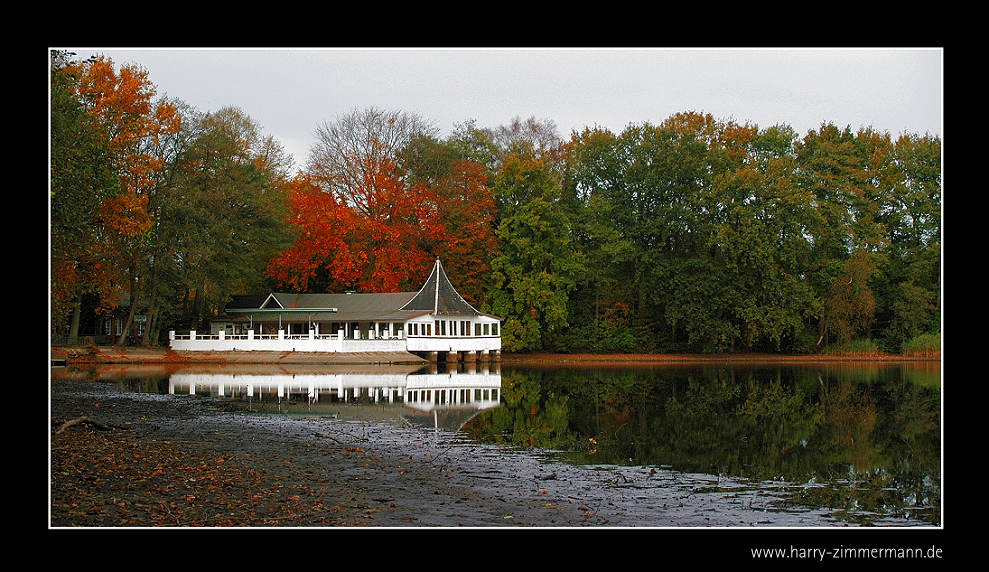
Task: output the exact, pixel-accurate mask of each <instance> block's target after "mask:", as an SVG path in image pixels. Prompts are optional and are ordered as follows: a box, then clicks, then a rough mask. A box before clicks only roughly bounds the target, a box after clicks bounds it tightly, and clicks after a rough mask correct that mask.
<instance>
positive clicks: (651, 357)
mask: <svg viewBox="0 0 989 572" xmlns="http://www.w3.org/2000/svg"><path fill="white" fill-rule="evenodd" d="M49 353H50V357H51V360H52V362H53V363H55V362H58V363H59V365H62V364H64V365H99V364H128V363H130V364H189V363H265V364H271V363H291V364H382V363H383V364H389V363H394V364H408V363H423V364H425V363H428V362H426V360H423V359H421V358H419V357H417V356H414V355H412V354H404V353H402V354H397V355H396V354H389V353H385V352H381V353H374V352H367V353H354V354H345V353H320V352H239V351H226V352H191V351H187V352H176V351H173V350H171V349H168V348H140V347H116V346H59V347H54V346H53V347H51V348H50V352H49ZM496 359H497V361H499V362H501V363H506V364H527V365H552V364H571V365H572V364H593V365H604V364H614V365H632V364H643V365H650V364H651V365H661V364H696V363H735V364H743V363H827V362H832V363H833V362H839V363H841V362H849V363H851V362H881V363H898V362H918V361H927V362H930V361H940V359H941V356H940V353H938V354H937V355H934V356H917V357H914V356H901V355H892V354H883V355H867V356H830V355H778V354H754V353H742V354H587V353H583V354H502V355H501V356H500V357H498V358H496Z"/></svg>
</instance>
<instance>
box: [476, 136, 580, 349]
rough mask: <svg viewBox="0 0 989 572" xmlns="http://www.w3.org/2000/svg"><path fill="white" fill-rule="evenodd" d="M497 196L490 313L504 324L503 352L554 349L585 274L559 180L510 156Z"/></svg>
mask: <svg viewBox="0 0 989 572" xmlns="http://www.w3.org/2000/svg"><path fill="white" fill-rule="evenodd" d="M494 193H495V197H496V198H497V200H498V202H499V203H500V204H501V205H503V206H502V208H500V209H499V214H500V222H499V224H498V228H497V230H496V232H495V235H496V236H497V237H498V239H499V241H500V242H501V251H500V253H499V254H498V255H497V256H495V257H494V258H493V259H492V261H491V270H492V272H491V290H490V296H489V299H490V302H489V304H490V305H489V307H488V309H489V310H490V312H491V313H493V314H496V315H498V316H500V317H502V318H503V319H504V320H505V321H504V326H503V328H502V347H503V348H504V349H505V351H537V350H546V349H550V348H551V347H552V343H553V340H554V339H555V338H556V337H558V336H560V335H562V334H563V333H564V330H565V328H567V326H568V324H569V322H568V310H567V302H568V295H569V293H570V292H571V291H572V290H573V288H574V286H575V284H576V279H577V277H578V276H579V274H580V272H581V270H582V263H581V260H580V257H579V256H578V255H577V253H575V252H574V251H573V249H572V248H571V238H570V223H569V221H568V220H567V218H566V216H565V214H564V212H563V210H562V209H561V208H560V205H559V197H560V182H559V178H558V176H557V174H556V173H555V172H554V171H553V170H552V169H551V168H550V167H549V166H548V165H547V164H546V163H545V162H544V161H541V160H539V159H535V158H532V157H531V156H528V157H525V156H521V155H518V154H510V155H509V156H507V157H506V159H505V160H504V162H503V164H502V167H501V170H500V172H499V173H498V176H497V179H496V180H495V185H494Z"/></svg>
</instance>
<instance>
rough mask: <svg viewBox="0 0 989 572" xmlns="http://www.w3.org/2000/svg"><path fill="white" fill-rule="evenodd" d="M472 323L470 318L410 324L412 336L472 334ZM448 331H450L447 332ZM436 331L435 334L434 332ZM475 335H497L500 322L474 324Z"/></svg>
mask: <svg viewBox="0 0 989 572" xmlns="http://www.w3.org/2000/svg"><path fill="white" fill-rule="evenodd" d="M470 325H471V323H470V321H469V320H436V321H435V322H433V323H432V324H420V323H419V322H412V323H410V324H409V329H410V331H409V335H410V336H432V335H437V336H446V335H450V336H470V335H471V333H470V330H471V327H470ZM447 331H449V332H450V333H449V334H447ZM434 332H435V334H434ZM473 335H474V336H497V335H498V324H497V323H491V324H474V334H473Z"/></svg>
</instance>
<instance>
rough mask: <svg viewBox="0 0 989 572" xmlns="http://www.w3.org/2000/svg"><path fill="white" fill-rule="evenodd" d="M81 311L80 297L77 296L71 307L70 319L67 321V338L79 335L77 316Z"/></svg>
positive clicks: (70, 338)
mask: <svg viewBox="0 0 989 572" xmlns="http://www.w3.org/2000/svg"><path fill="white" fill-rule="evenodd" d="M81 313H82V297H77V298H76V300H75V303H74V304H73V308H72V319H71V320H70V321H69V340H73V339H75V338H78V337H79V316H80V314H81Z"/></svg>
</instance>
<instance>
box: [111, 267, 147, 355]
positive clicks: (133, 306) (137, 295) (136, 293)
mask: <svg viewBox="0 0 989 572" xmlns="http://www.w3.org/2000/svg"><path fill="white" fill-rule="evenodd" d="M140 302H141V280H140V279H139V278H137V277H136V276H132V277H131V278H130V311H129V312H127V320H125V321H124V329H123V331H122V332H120V337H119V338H117V345H118V346H124V345H127V334H128V332H130V328H131V325H133V324H134V315H135V314H137V307H138V305H139V304H140Z"/></svg>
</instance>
